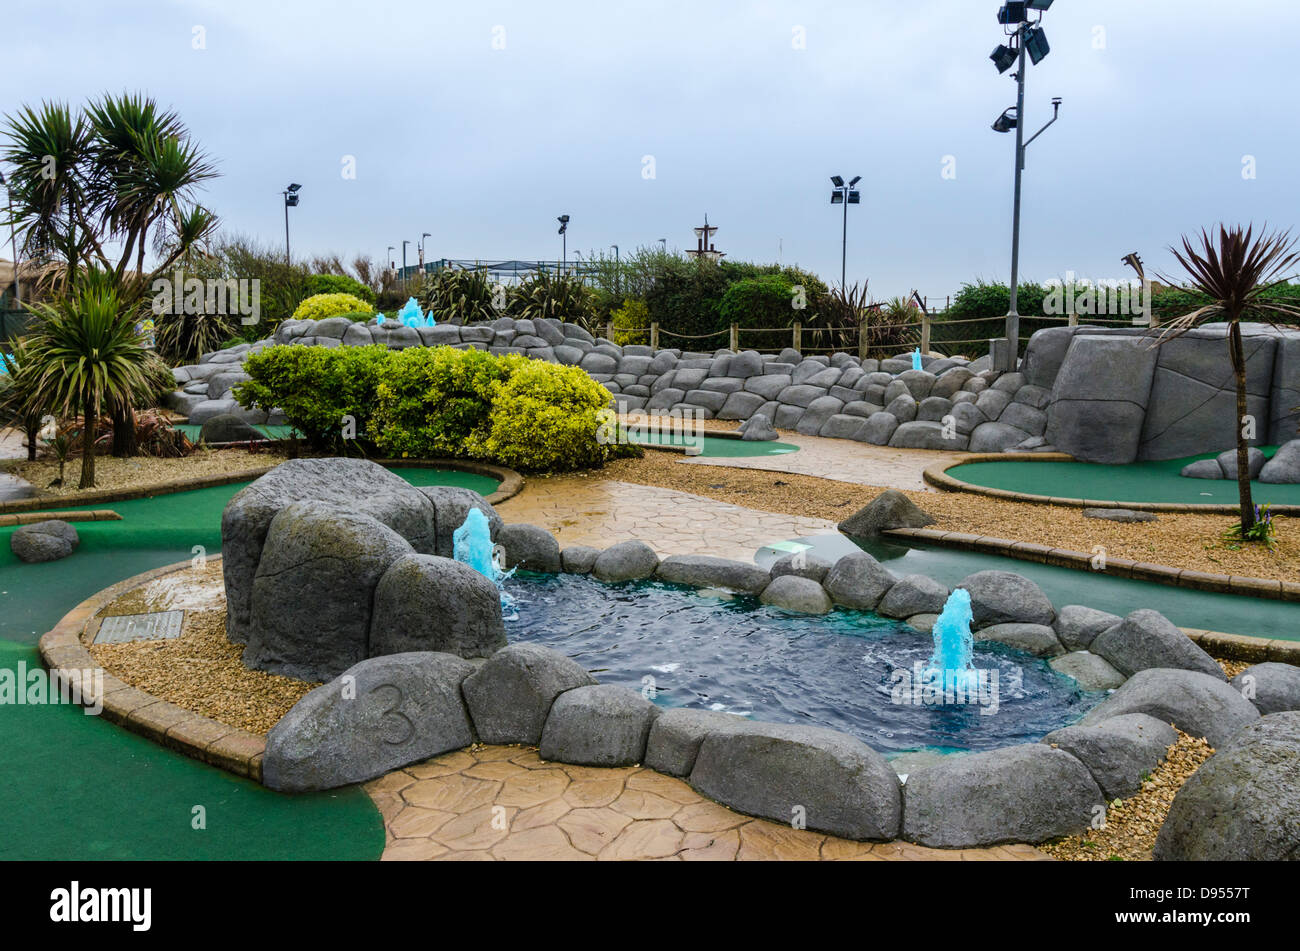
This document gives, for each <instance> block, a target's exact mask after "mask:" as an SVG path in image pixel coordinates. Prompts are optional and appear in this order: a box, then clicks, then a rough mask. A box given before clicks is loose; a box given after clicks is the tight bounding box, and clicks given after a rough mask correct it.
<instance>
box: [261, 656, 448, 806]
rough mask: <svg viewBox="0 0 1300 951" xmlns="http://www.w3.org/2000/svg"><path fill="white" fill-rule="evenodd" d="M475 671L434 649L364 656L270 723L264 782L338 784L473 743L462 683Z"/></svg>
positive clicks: (287, 788)
mask: <svg viewBox="0 0 1300 951" xmlns="http://www.w3.org/2000/svg"><path fill="white" fill-rule="evenodd" d="M473 670H474V665H473V664H470V663H468V662H467V661H465V660H462V659H461V658H459V657H455V656H453V655H451V654H439V653H428V652H420V653H406V654H390V655H387V656H385V657H375V658H371V659H370V660H364V661H361V662H360V663H359V664H356V665H354V666H353V667H350V668H348V670H346V671H344V672H343V676H342V677H339V678H337V679H334V680H331V681H330V682H329V683H326V684H323V685H321V686H319V687H317V688H316V689H315V690H313V691H311V692H310V693H308V694H307V695H306V696H305V697H303V698H302V699H301V700H299V701H298V702H297V703H296V704H294V706H293V707H292V709H290V710H289V712H288V713H286V714H285V715H284V717H283V718H282V719H281V720H280V721H279V722H278V723H276V725H275V726H273V727H272V728H271V731H270V733H268V734H267V737H266V752H265V755H264V756H263V758H262V782H263V783H264V784H265V785H267V786H268V787H270V788H271V789H275V790H279V791H280V792H312V791H315V790H321V789H334V788H336V787H338V786H346V785H349V784H351V783H359V782H364V781H365V780H368V779H374V778H375V777H376V776H382V775H383V774H384V773H387V772H389V771H390V770H394V769H398V768H400V767H402V766H406V765H408V764H410V763H418V762H420V761H422V760H426V759H428V758H429V757H432V756H438V755H439V754H442V753H447V752H450V751H451V750H458V749H463V748H464V747H466V746H469V745H470V744H472V743H473V742H474V730H473V727H472V726H471V724H470V720H469V715H468V713H467V712H466V710H465V704H464V702H463V700H462V699H461V692H460V688H461V682H462V681H463V680H464V679H465V678H466V677H467V676H468V675H469V674H470V673H471V672H473ZM344 678H347V679H344Z"/></svg>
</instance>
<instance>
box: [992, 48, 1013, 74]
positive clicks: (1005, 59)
mask: <svg viewBox="0 0 1300 951" xmlns="http://www.w3.org/2000/svg"><path fill="white" fill-rule="evenodd" d="M1019 55H1020V54H1019V53H1017V52H1016V50H1015V48H1014V47H1011V46H999V47H998V48H997V49H995V50H994V51H993V52H992V54H991V55H990V56H989V59H991V60H993V65H994V66H996V67H997V68H998V72H999V73H1005V72H1006V71H1007V70H1008V69H1010V68H1011V67H1012V66H1014V65H1016V57H1017V56H1019Z"/></svg>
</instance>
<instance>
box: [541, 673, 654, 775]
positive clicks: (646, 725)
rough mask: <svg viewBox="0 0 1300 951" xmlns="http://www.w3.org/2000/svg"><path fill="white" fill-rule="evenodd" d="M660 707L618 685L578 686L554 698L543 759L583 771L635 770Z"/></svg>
mask: <svg viewBox="0 0 1300 951" xmlns="http://www.w3.org/2000/svg"><path fill="white" fill-rule="evenodd" d="M658 715H659V708H658V707H656V706H655V705H654V704H653V703H651V702H650V701H649V700H646V699H645V698H644V697H642V696H641V695H640V694H639V693H637V692H636V691H635V690H629V689H628V688H627V687H619V686H616V685H614V684H597V685H594V686H590V687H575V688H574V689H572V690H566V691H565V692H564V693H562V694H560V695H559V696H558V697H556V698H555V702H554V703H553V704H551V712H550V713H549V714H548V715H547V717H546V726H545V727H543V729H542V742H541V749H540V750H539V751H538V752H539V755H540V756H541V757H542V759H544V760H551V761H554V762H559V763H576V764H578V765H580V766H634V765H636V764H638V763H640V762H641V761H642V760H643V759H644V758H645V749H646V741H647V740H648V739H649V737H650V727H651V725H652V724H653V722H654V719H655V717H657V716H658Z"/></svg>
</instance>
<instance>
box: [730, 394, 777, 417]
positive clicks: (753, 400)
mask: <svg viewBox="0 0 1300 951" xmlns="http://www.w3.org/2000/svg"><path fill="white" fill-rule="evenodd" d="M766 402H767V400H765V399H763V397H761V396H759V395H758V394H757V393H732V394H731V395H730V396H728V397H727V401H726V402H725V403H723V404H722V409H720V410H718V419H744V420H748V419H750V418H751V417H752V416H753V414H754V413H756V412H758V410H759V409H760V408H761V407H762V406H763V404H764V403H766Z"/></svg>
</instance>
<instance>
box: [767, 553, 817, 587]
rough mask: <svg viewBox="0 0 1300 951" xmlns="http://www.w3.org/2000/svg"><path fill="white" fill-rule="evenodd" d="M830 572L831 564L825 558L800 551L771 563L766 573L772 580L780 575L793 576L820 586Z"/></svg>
mask: <svg viewBox="0 0 1300 951" xmlns="http://www.w3.org/2000/svg"><path fill="white" fill-rule="evenodd" d="M830 570H831V563H830V562H829V561H827V560H826V559H825V558H819V557H818V556H817V555H810V554H808V553H807V552H803V551H800V552H795V553H794V554H791V555H784V556H782V557H781V558H778V559H777V560H776V561H775V562H773V563H772V567H771V568H770V569H769V572H768V573H769V574H770V575H771V576H772V577H773V578H779V577H781V576H782V575H794V576H796V577H799V578H811V579H812V580H813V581H816V582H817V583H818V584H821V582H822V581H823V580H824V579H825V578H826V574H827V573H828V572H829V571H830Z"/></svg>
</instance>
